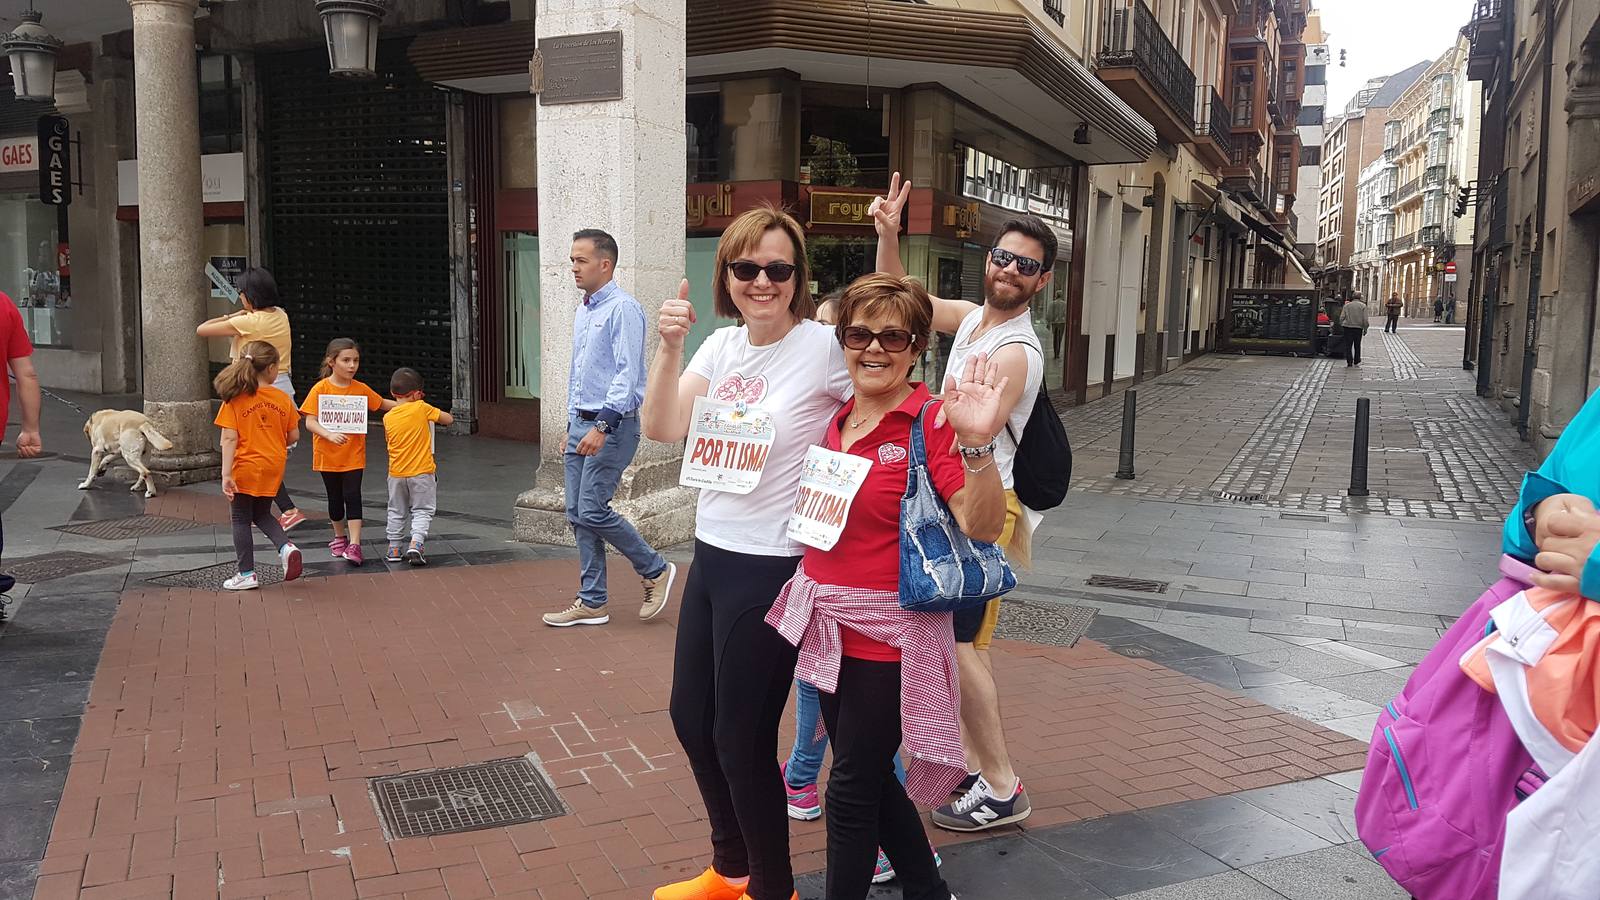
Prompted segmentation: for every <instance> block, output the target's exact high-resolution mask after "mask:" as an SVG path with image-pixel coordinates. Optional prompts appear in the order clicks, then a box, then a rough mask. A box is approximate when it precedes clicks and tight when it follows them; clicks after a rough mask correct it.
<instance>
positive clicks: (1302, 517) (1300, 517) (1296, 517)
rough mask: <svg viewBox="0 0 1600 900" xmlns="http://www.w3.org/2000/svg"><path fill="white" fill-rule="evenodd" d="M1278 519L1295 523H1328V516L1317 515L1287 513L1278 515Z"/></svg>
mask: <svg viewBox="0 0 1600 900" xmlns="http://www.w3.org/2000/svg"><path fill="white" fill-rule="evenodd" d="M1278 518H1280V519H1288V520H1290V521H1294V522H1326V521H1328V517H1327V516H1323V515H1318V514H1317V513H1299V512H1286V513H1279V514H1278Z"/></svg>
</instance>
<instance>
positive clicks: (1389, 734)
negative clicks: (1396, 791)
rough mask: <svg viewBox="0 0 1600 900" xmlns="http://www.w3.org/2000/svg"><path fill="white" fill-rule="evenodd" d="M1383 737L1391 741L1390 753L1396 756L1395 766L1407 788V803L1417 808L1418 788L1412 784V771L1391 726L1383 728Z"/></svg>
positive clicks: (1401, 781)
mask: <svg viewBox="0 0 1600 900" xmlns="http://www.w3.org/2000/svg"><path fill="white" fill-rule="evenodd" d="M1383 738H1384V740H1386V741H1388V742H1389V755H1390V756H1392V757H1394V767H1395V768H1396V769H1398V770H1399V772H1400V783H1401V784H1402V785H1404V786H1405V789H1406V804H1407V805H1409V806H1410V807H1411V808H1412V809H1416V808H1417V790H1416V788H1414V787H1412V786H1411V773H1410V772H1409V771H1407V770H1406V761H1405V758H1404V757H1402V756H1401V755H1400V745H1399V744H1398V743H1396V742H1395V739H1394V732H1393V731H1392V730H1390V729H1389V728H1384V729H1383Z"/></svg>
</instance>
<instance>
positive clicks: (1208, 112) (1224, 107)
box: [1194, 84, 1233, 168]
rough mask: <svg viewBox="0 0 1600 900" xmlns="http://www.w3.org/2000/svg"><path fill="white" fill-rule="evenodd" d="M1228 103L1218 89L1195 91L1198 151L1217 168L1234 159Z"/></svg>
mask: <svg viewBox="0 0 1600 900" xmlns="http://www.w3.org/2000/svg"><path fill="white" fill-rule="evenodd" d="M1229 121H1230V113H1229V111H1228V104H1226V103H1223V102H1222V95H1221V94H1219V93H1217V89H1216V86H1214V85H1209V84H1201V85H1196V86H1195V89H1194V137H1195V149H1196V150H1198V151H1199V152H1200V154H1201V156H1203V157H1204V158H1205V160H1206V162H1209V163H1211V164H1212V165H1213V166H1215V167H1217V168H1221V167H1223V166H1226V165H1227V164H1228V161H1229V160H1230V159H1232V158H1233V130H1232V128H1231V126H1230V125H1229Z"/></svg>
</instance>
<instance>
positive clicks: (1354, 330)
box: [1339, 294, 1371, 369]
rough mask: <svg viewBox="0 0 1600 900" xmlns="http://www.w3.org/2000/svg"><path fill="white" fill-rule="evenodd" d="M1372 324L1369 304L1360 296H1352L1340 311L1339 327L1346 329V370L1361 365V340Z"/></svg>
mask: <svg viewBox="0 0 1600 900" xmlns="http://www.w3.org/2000/svg"><path fill="white" fill-rule="evenodd" d="M1370 324H1371V323H1370V322H1368V320H1367V304H1366V303H1364V302H1362V300H1361V295H1360V294H1351V295H1350V299H1349V300H1348V301H1346V302H1345V305H1344V307H1343V308H1342V309H1340V310H1339V326H1340V327H1341V328H1343V329H1344V365H1345V368H1347V369H1348V368H1349V367H1351V366H1359V365H1361V338H1362V337H1364V336H1365V335H1366V333H1367V328H1368V326H1369V325H1370Z"/></svg>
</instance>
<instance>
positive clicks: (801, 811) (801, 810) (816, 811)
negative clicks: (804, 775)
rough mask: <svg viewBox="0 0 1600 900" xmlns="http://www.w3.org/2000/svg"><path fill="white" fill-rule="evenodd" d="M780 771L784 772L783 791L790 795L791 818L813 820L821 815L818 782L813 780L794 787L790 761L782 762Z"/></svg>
mask: <svg viewBox="0 0 1600 900" xmlns="http://www.w3.org/2000/svg"><path fill="white" fill-rule="evenodd" d="M778 771H779V772H782V773H784V778H783V792H784V793H785V794H788V795H789V818H791V819H796V820H798V821H801V822H811V821H814V820H816V819H817V818H819V817H821V815H822V803H821V801H820V800H818V798H817V783H816V782H814V781H813V782H812V783H810V784H807V785H803V786H801V787H794V786H792V785H790V784H789V776H788V771H789V766H788V763H780V764H779V766H778Z"/></svg>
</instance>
